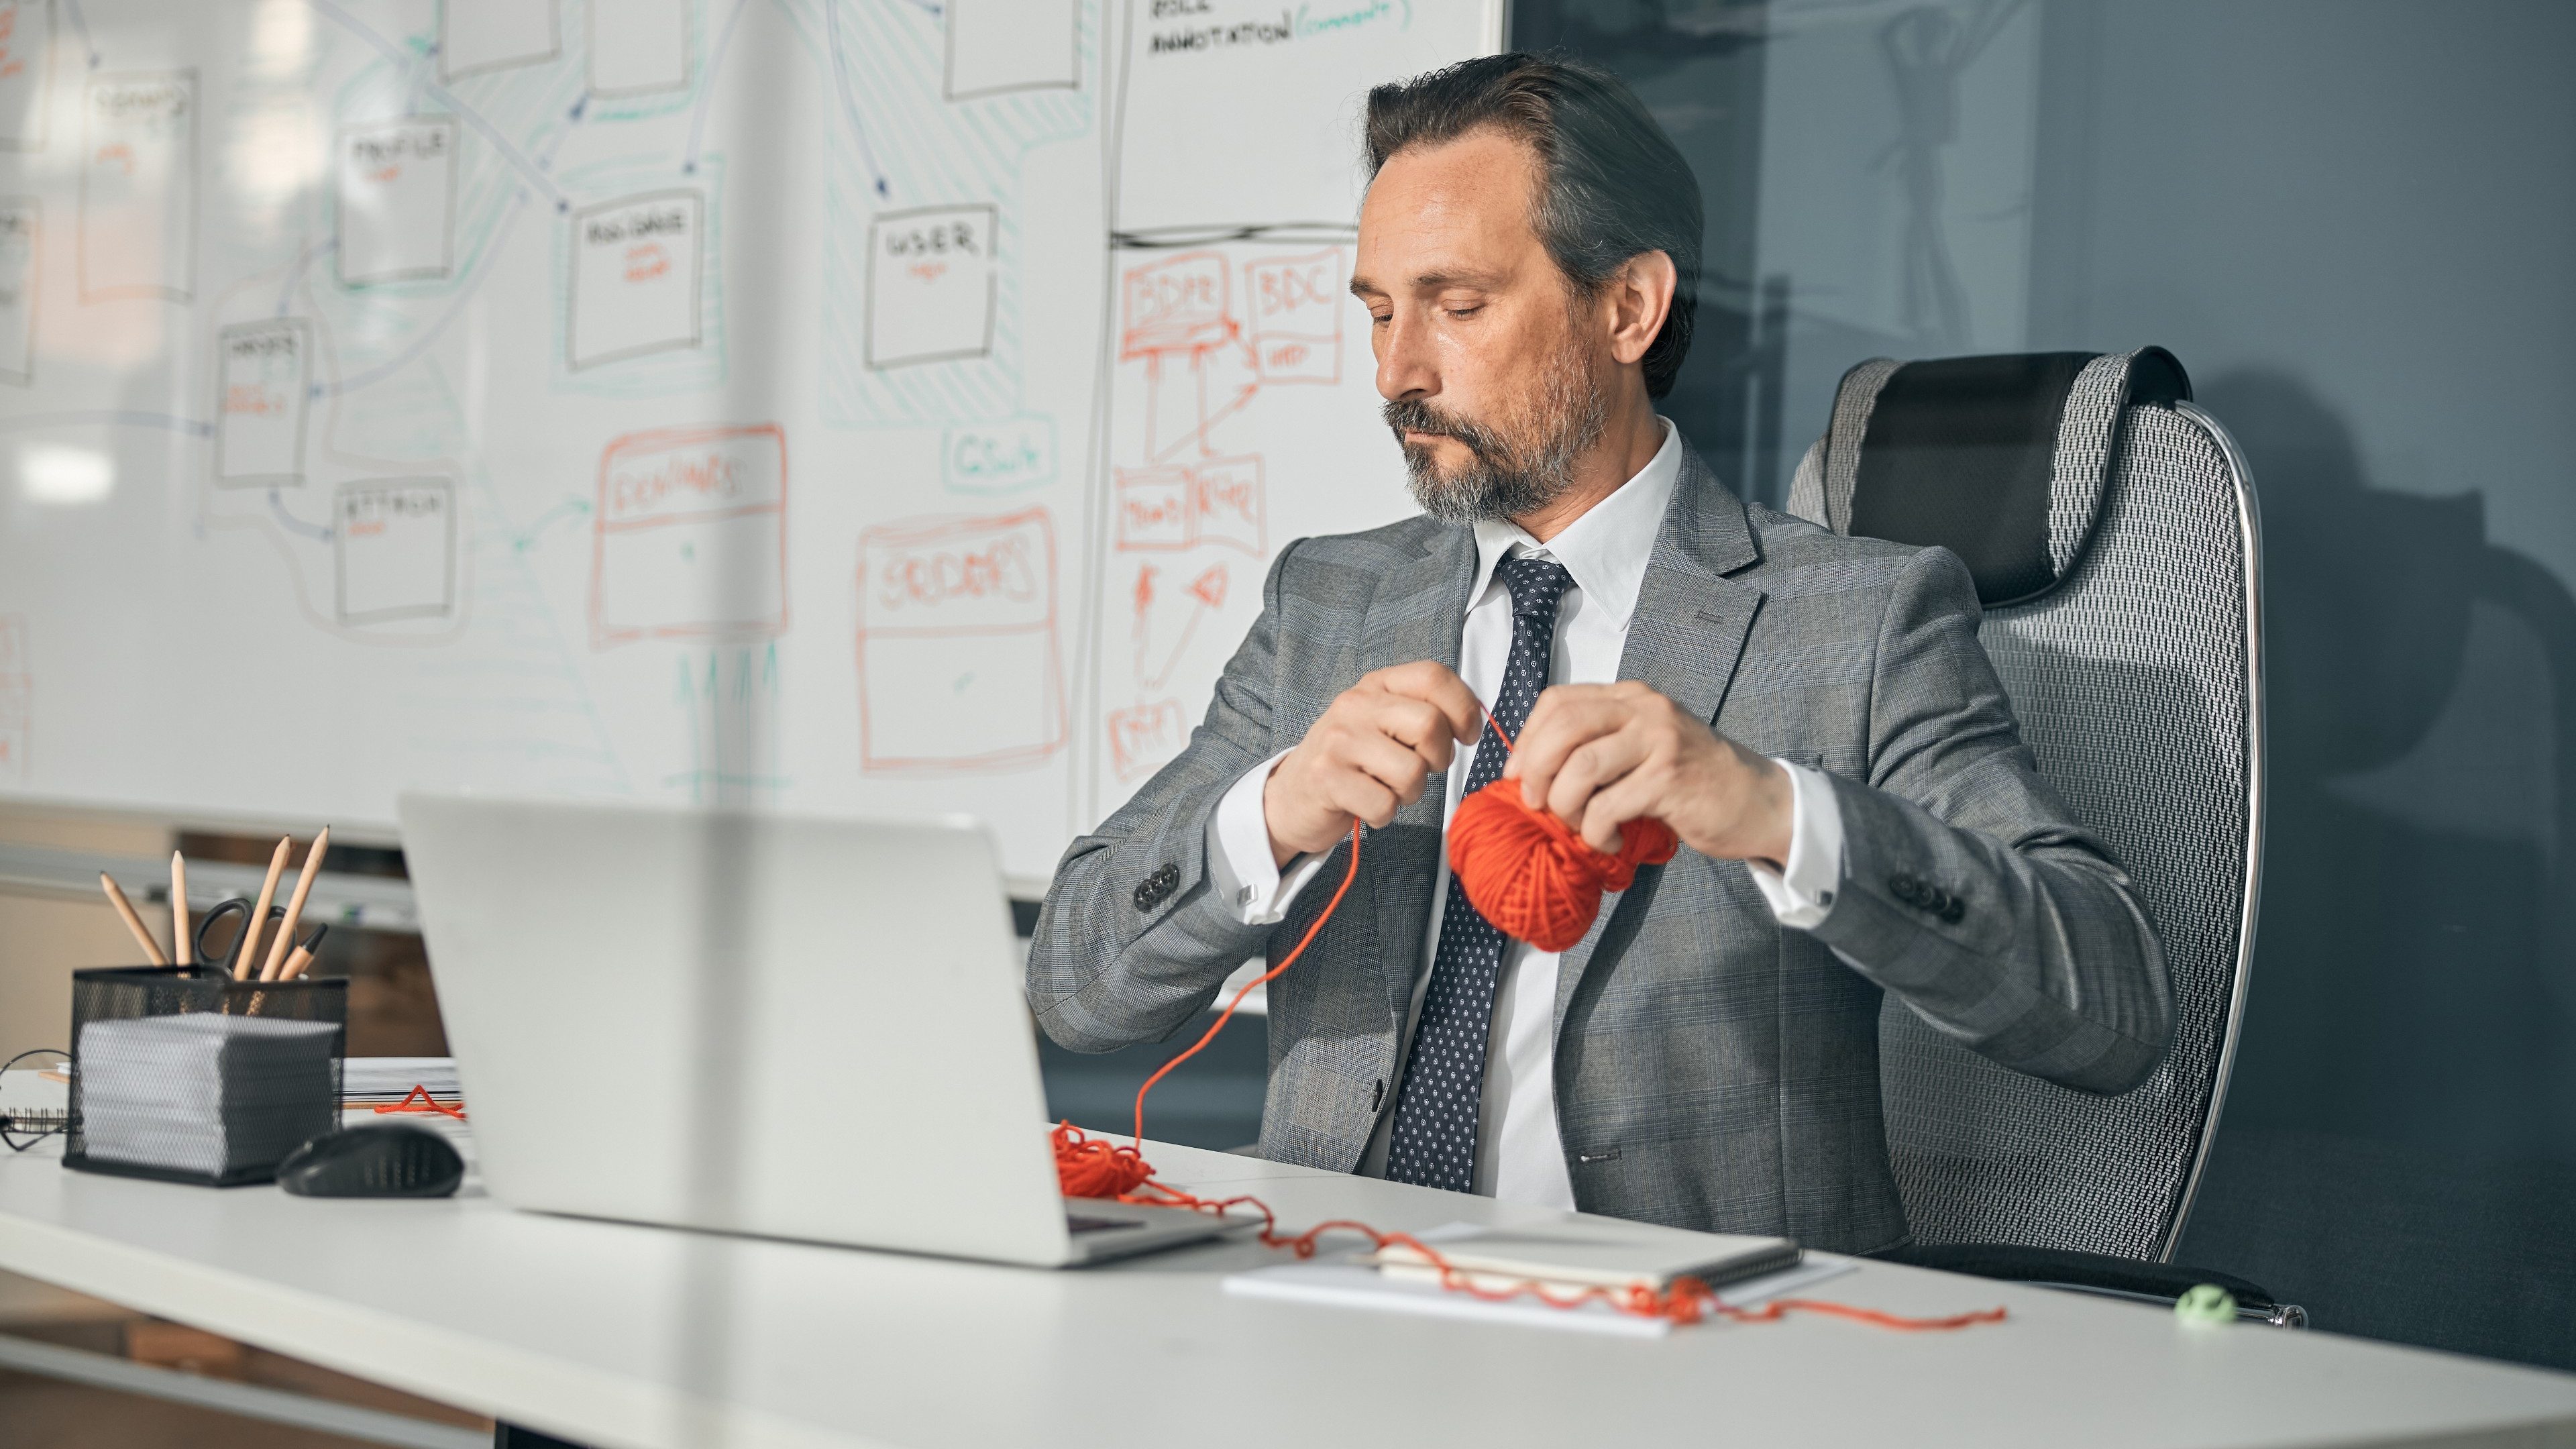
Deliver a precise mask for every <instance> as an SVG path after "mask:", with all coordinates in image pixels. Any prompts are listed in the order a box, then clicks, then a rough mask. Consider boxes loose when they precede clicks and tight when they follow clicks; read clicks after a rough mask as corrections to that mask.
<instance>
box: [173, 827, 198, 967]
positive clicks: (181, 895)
mask: <svg viewBox="0 0 2576 1449" xmlns="http://www.w3.org/2000/svg"><path fill="white" fill-rule="evenodd" d="M170 953H171V955H173V956H175V957H176V958H178V962H179V964H180V965H182V966H193V965H195V964H196V961H197V950H196V946H195V945H194V944H193V943H192V942H190V941H189V939H188V858H187V857H186V856H184V855H181V854H180V853H179V852H177V851H175V850H174V851H171V852H170Z"/></svg>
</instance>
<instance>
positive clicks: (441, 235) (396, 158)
mask: <svg viewBox="0 0 2576 1449" xmlns="http://www.w3.org/2000/svg"><path fill="white" fill-rule="evenodd" d="M335 160H336V163H337V174H336V176H335V178H334V180H335V183H336V184H335V187H334V191H335V196H336V199H337V202H338V220H339V229H338V237H337V240H338V245H337V247H336V248H334V250H335V251H336V253H337V259H338V266H339V271H340V282H341V284H342V285H343V286H350V287H359V286H368V285H372V284H375V283H379V282H402V281H416V280H422V279H428V278H436V277H444V276H447V275H448V274H449V273H450V272H451V271H453V270H454V269H455V264H456V263H455V245H456V243H455V232H456V119H455V118H454V117H453V116H405V117H403V118H402V119H401V120H397V121H384V122H380V123H378V124H375V125H369V126H350V127H347V128H345V129H343V130H342V131H341V132H340V136H339V144H338V146H337V148H336V156H335Z"/></svg>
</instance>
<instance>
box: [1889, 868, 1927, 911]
mask: <svg viewBox="0 0 2576 1449" xmlns="http://www.w3.org/2000/svg"><path fill="white" fill-rule="evenodd" d="M1887 893H1888V894H1889V895H1892V896H1894V897H1896V898H1897V899H1898V900H1900V901H1903V902H1905V903H1906V904H1907V905H1909V906H1910V905H1914V904H1917V903H1918V902H1920V901H1921V900H1922V899H1923V882H1921V881H1919V880H1916V879H1915V878H1914V877H1912V876H1910V875H1892V876H1889V877H1888V878H1887Z"/></svg>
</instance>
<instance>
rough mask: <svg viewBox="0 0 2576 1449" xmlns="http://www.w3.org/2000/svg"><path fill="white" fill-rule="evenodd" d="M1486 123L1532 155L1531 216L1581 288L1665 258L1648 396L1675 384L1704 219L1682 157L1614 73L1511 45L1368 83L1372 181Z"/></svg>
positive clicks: (1693, 299)
mask: <svg viewBox="0 0 2576 1449" xmlns="http://www.w3.org/2000/svg"><path fill="white" fill-rule="evenodd" d="M1483 126H1491V127H1494V128H1495V129H1497V130H1499V131H1501V132H1503V133H1504V134H1505V135H1508V136H1510V137H1512V138H1513V139H1515V140H1518V141H1520V142H1522V143H1523V144H1525V145H1527V146H1528V147H1529V148H1530V149H1531V150H1532V151H1533V152H1535V153H1536V154H1537V156H1538V159H1539V165H1540V168H1541V172H1542V180H1541V185H1540V189H1539V201H1538V207H1537V213H1538V214H1537V215H1535V216H1533V217H1532V218H1530V223H1531V225H1532V226H1533V227H1535V228H1536V229H1537V231H1538V235H1539V240H1540V242H1541V243H1542V244H1544V245H1545V246H1546V247H1547V250H1548V255H1549V256H1551V257H1553V258H1554V259H1555V261H1556V266H1557V270H1559V271H1560V272H1563V273H1564V274H1565V279H1566V281H1567V282H1568V283H1569V284H1570V285H1572V286H1573V287H1574V288H1575V290H1576V291H1577V292H1578V293H1579V294H1580V295H1582V296H1585V297H1592V296H1595V295H1598V294H1599V292H1600V290H1601V288H1602V287H1603V286H1604V285H1606V284H1607V283H1608V282H1609V280H1610V278H1611V277H1612V276H1613V275H1614V274H1616V273H1617V272H1618V270H1619V268H1620V267H1621V266H1623V265H1625V264H1626V263H1627V261H1628V259H1629V258H1631V257H1635V256H1640V255H1642V254H1644V253H1646V252H1662V253H1663V254H1664V255H1666V256H1668V257H1670V258H1672V261H1673V270H1674V272H1675V273H1677V274H1678V277H1679V283H1678V285H1677V286H1676V287H1675V288H1674V290H1673V306H1672V311H1671V313H1670V314H1669V315H1668V316H1666V317H1665V318H1664V326H1663V330H1662V331H1660V332H1658V333H1656V334H1655V340H1654V342H1653V343H1652V344H1650V345H1649V346H1648V347H1647V348H1646V356H1645V359H1644V361H1645V370H1646V393H1647V395H1648V396H1650V397H1662V396H1663V395H1664V394H1666V393H1668V392H1671V391H1672V389H1673V379H1674V378H1675V377H1676V376H1678V375H1679V374H1680V372H1681V367H1682V358H1683V356H1684V355H1686V354H1687V353H1688V352H1689V351H1690V342H1691V327H1692V323H1693V319H1694V314H1695V313H1696V312H1697V311H1698V307H1699V252H1700V233H1701V229H1702V227H1703V225H1704V218H1703V216H1702V213H1701V210H1700V199H1699V179H1698V178H1697V177H1695V176H1693V175H1692V174H1691V169H1690V163H1689V162H1687V161H1685V160H1683V159H1682V154H1681V152H1680V151H1679V150H1677V149H1675V148H1674V146H1673V143H1672V138H1671V137H1669V136H1667V135H1665V134H1664V128H1663V127H1661V126H1659V125H1657V124H1655V118H1654V117H1653V116H1651V115H1648V114H1647V113H1646V108H1645V106H1643V105H1642V104H1640V103H1639V102H1638V100H1637V97H1636V96H1635V95H1634V94H1633V93H1631V92H1630V91H1629V89H1628V88H1627V87H1626V86H1624V85H1622V84H1620V82H1619V79H1618V77H1616V76H1614V75H1612V74H1610V73H1609V72H1608V71H1605V70H1602V69H1601V68H1599V67H1598V66H1594V65H1590V64H1587V63H1586V62H1583V61H1579V60H1574V59H1572V58H1569V57H1564V56H1548V55H1530V54H1526V53H1521V52H1514V53H1511V54H1505V55H1488V56H1480V57H1478V58H1477V59H1474V60H1465V61H1460V62H1459V63H1458V64H1456V65H1453V66H1448V67H1446V68H1444V69H1441V70H1435V71H1432V72H1429V73H1428V74H1425V75H1419V76H1415V77H1414V78H1413V79H1411V80H1408V81H1397V82H1393V83H1391V84H1388V85H1382V86H1379V87H1377V88H1376V89H1375V90H1372V91H1370V92H1369V99H1368V167H1369V177H1370V179H1372V180H1374V179H1376V176H1377V173H1378V171H1379V170H1380V169H1381V168H1383V167H1384V166H1385V165H1386V163H1387V158H1389V157H1391V156H1393V155H1394V154H1395V153H1396V152H1398V151H1401V150H1403V149H1404V148H1406V147H1408V146H1436V145H1439V144H1441V143H1442V142H1445V141H1454V140H1456V139H1457V138H1459V137H1461V136H1463V135H1465V134H1467V133H1468V132H1470V131H1473V130H1475V129H1477V128H1479V127H1483Z"/></svg>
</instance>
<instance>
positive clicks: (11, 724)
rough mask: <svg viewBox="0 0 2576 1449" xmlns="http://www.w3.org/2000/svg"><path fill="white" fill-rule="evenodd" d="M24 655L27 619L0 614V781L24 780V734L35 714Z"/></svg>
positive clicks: (33, 689)
mask: <svg viewBox="0 0 2576 1449" xmlns="http://www.w3.org/2000/svg"><path fill="white" fill-rule="evenodd" d="M31 668H32V666H31V663H30V661H29V659H28V656H27V621H26V620H25V619H24V618H22V617H20V616H19V615H16V614H0V780H6V781H8V782H9V783H11V784H13V785H16V784H23V783H25V782H26V779H27V736H28V735H29V734H30V733H32V731H33V728H34V724H35V717H36V684H35V679H34V677H33V675H32V673H31Z"/></svg>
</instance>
